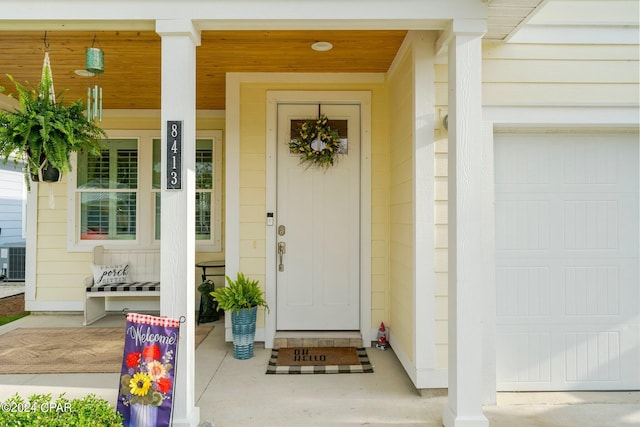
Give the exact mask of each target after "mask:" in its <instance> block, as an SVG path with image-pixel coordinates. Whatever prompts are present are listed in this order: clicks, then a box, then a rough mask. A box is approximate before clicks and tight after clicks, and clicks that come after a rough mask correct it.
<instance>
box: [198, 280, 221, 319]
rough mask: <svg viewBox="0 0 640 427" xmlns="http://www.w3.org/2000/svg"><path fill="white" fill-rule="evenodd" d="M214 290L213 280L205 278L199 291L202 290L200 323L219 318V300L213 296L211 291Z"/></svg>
mask: <svg viewBox="0 0 640 427" xmlns="http://www.w3.org/2000/svg"><path fill="white" fill-rule="evenodd" d="M213 291H215V285H214V283H213V282H212V281H211V280H205V281H204V282H202V283H200V284H199V285H198V292H200V313H199V315H198V323H200V322H212V321H214V320H218V318H219V316H218V313H217V311H216V308H217V302H216V300H215V299H214V298H213V296H211V292H213Z"/></svg>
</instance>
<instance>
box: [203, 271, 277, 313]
mask: <svg viewBox="0 0 640 427" xmlns="http://www.w3.org/2000/svg"><path fill="white" fill-rule="evenodd" d="M226 278H227V286H225V287H224V288H220V289H218V290H217V291H214V292H211V296H212V297H213V298H215V300H216V301H217V302H218V310H220V309H222V310H224V311H227V312H229V313H233V312H235V311H238V310H241V309H243V308H251V307H256V306H257V307H265V308H266V309H267V310H268V309H269V306H268V305H267V301H266V300H265V298H264V293H263V292H262V288H260V286H259V285H258V281H257V280H251V279H249V278H247V277H245V275H244V274H243V273H238V275H237V277H236V280H231V278H230V277H229V276H226Z"/></svg>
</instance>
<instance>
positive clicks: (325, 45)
mask: <svg viewBox="0 0 640 427" xmlns="http://www.w3.org/2000/svg"><path fill="white" fill-rule="evenodd" d="M311 49H313V50H315V51H318V52H326V51H328V50H331V49H333V45H332V44H331V43H329V42H315V43H314V44H312V45H311Z"/></svg>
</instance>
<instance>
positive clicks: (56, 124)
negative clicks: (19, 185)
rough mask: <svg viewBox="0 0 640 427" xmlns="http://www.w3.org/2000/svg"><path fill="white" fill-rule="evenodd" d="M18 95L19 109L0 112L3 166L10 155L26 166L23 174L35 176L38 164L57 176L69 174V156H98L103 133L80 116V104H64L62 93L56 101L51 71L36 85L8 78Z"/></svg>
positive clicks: (45, 73)
mask: <svg viewBox="0 0 640 427" xmlns="http://www.w3.org/2000/svg"><path fill="white" fill-rule="evenodd" d="M7 77H8V78H9V79H10V80H11V82H13V84H14V85H15V87H16V91H17V93H18V100H19V101H20V109H16V110H15V111H12V112H8V111H0V157H4V161H5V163H6V162H7V160H8V159H9V157H10V156H12V155H13V156H14V157H15V160H16V161H18V160H20V159H23V160H24V161H25V162H26V163H27V168H25V169H26V170H25V173H27V174H28V173H31V174H34V175H37V173H38V169H39V168H40V167H41V165H42V162H43V161H46V162H47V163H48V164H49V165H51V166H53V167H55V168H57V169H58V170H59V171H60V172H61V173H66V172H70V171H71V153H72V152H80V151H84V152H88V153H90V154H94V155H100V149H101V140H102V139H103V138H106V136H107V135H106V133H105V132H104V131H103V130H102V129H101V128H100V127H99V126H98V125H97V124H95V123H94V122H92V121H88V120H87V119H86V117H85V115H84V112H85V108H84V105H83V103H82V101H80V100H79V101H77V102H74V103H71V104H68V105H67V104H65V103H64V100H63V99H62V93H60V94H58V95H57V98H58V99H59V101H58V102H56V101H55V100H54V99H52V98H53V97H51V96H49V94H50V93H52V91H53V80H52V79H51V72H50V70H49V71H48V72H46V71H45V72H43V76H42V80H41V81H40V83H39V84H38V86H36V87H34V86H32V85H29V84H28V83H27V85H26V86H25V85H22V84H20V83H18V82H16V81H15V80H14V79H13V77H12V76H10V75H7Z"/></svg>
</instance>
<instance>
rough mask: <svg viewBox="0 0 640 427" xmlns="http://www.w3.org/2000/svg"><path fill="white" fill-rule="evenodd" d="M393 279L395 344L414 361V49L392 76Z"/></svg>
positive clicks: (399, 64)
mask: <svg viewBox="0 0 640 427" xmlns="http://www.w3.org/2000/svg"><path fill="white" fill-rule="evenodd" d="M389 106H390V108H389V114H390V119H391V120H390V135H391V143H390V150H389V159H390V184H389V185H390V187H389V192H390V216H389V220H390V231H391V239H390V253H391V259H390V266H391V276H390V282H391V287H392V289H393V292H392V293H391V299H390V303H391V328H392V329H391V330H392V331H393V338H394V344H395V345H400V346H401V347H402V350H403V352H404V353H405V354H406V355H407V356H408V357H409V358H410V360H411V361H413V357H414V353H415V352H414V346H415V343H414V339H413V337H414V330H415V325H414V318H415V316H414V312H413V300H414V291H413V286H414V284H413V282H414V280H413V271H415V268H414V265H413V263H414V261H413V260H414V256H413V254H414V245H413V232H414V227H413V182H412V180H413V133H412V129H413V128H414V126H413V117H414V113H413V64H412V59H411V54H410V49H407V53H406V54H405V56H404V57H403V58H402V59H401V60H400V61H399V62H398V63H397V68H396V69H395V72H394V73H393V75H392V76H391V77H390V79H389Z"/></svg>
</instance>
